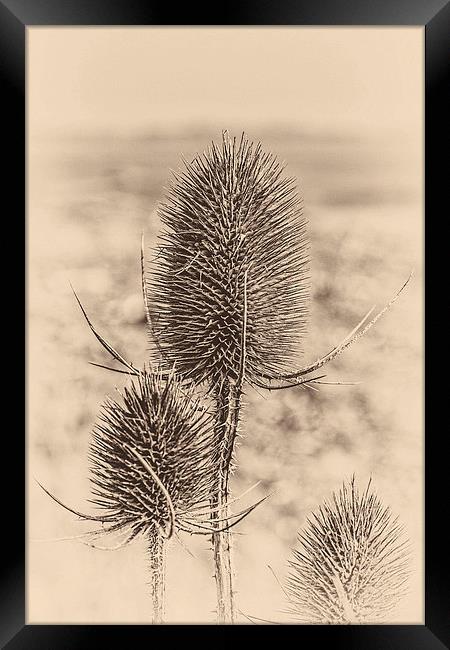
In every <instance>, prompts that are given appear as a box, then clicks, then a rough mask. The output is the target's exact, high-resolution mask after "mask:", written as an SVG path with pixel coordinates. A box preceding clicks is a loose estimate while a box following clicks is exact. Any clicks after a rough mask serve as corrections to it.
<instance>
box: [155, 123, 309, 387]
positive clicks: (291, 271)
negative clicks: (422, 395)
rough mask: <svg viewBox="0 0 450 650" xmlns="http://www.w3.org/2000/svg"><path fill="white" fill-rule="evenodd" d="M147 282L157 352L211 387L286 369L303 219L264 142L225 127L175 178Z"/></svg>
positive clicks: (294, 326) (294, 336)
mask: <svg viewBox="0 0 450 650" xmlns="http://www.w3.org/2000/svg"><path fill="white" fill-rule="evenodd" d="M159 214H160V216H161V220H162V222H163V223H164V225H165V226H166V230H165V232H164V234H163V235H161V238H160V239H161V244H160V246H159V254H158V257H157V267H156V270H155V271H154V272H153V273H152V282H151V283H150V286H149V287H148V301H149V304H150V308H151V312H152V314H153V332H154V335H155V338H156V340H157V343H158V347H159V351H160V353H161V354H162V356H163V359H164V360H165V362H166V363H167V364H168V365H169V366H171V365H172V364H173V362H175V361H176V363H177V371H178V372H179V373H180V375H181V376H182V377H183V378H185V379H186V378H188V379H190V380H192V381H194V382H195V383H196V384H197V385H198V384H199V383H203V382H204V383H206V384H207V385H209V386H212V387H215V386H217V385H220V383H221V382H222V381H223V380H224V379H225V378H226V379H228V380H231V381H235V382H238V381H239V379H240V378H242V377H240V375H242V372H243V366H244V363H243V361H244V359H243V357H244V356H245V378H246V379H247V380H248V381H249V382H250V383H252V381H253V380H258V378H260V377H261V376H267V375H268V376H273V377H274V378H275V377H278V376H279V373H280V372H283V371H285V370H288V369H291V368H292V363H293V358H295V356H296V353H298V352H299V344H300V341H301V337H302V335H303V334H304V333H305V326H306V319H307V304H308V297H309V284H308V281H307V273H308V255H307V237H306V230H305V229H306V220H305V218H304V216H303V214H302V208H301V202H300V199H299V197H298V195H297V193H296V189H295V185H294V182H293V180H292V179H291V178H286V177H284V175H283V167H282V165H281V164H280V163H279V162H278V161H277V160H276V158H275V157H274V156H273V155H272V154H270V153H265V152H264V151H263V150H262V147H261V145H260V144H257V145H255V144H253V143H251V142H249V141H248V139H247V138H246V137H245V135H242V137H241V139H240V141H239V142H236V139H235V138H233V139H231V138H230V137H229V136H228V134H227V133H224V134H223V140H222V144H221V146H220V147H219V146H217V145H216V144H215V143H212V144H211V146H210V147H209V148H208V149H207V151H206V152H205V153H204V154H203V155H198V156H196V157H195V158H194V159H193V160H192V162H190V163H187V164H186V169H185V171H184V172H182V173H180V174H179V175H176V176H175V180H174V182H173V183H172V185H171V187H170V190H169V192H168V195H167V197H166V199H165V202H164V203H163V204H162V205H161V206H160V208H159Z"/></svg>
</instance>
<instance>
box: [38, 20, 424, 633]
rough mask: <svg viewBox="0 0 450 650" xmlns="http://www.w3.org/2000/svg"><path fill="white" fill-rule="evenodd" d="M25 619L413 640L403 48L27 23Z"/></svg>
mask: <svg viewBox="0 0 450 650" xmlns="http://www.w3.org/2000/svg"><path fill="white" fill-rule="evenodd" d="M26 39H27V49H26V52H27V62H26V79H27V81H26V83H27V106H26V120H27V142H26V151H27V153H26V158H27V160H26V164H27V226H26V228H27V284H28V294H27V312H28V313H27V318H28V333H27V356H28V361H27V392H28V397H27V400H28V405H27V409H28V413H27V431H26V510H27V512H26V618H27V621H28V623H30V624H48V625H54V624H79V625H82V624H88V625H92V624H135V625H138V624H139V625H141V624H178V623H191V624H241V625H242V624H245V625H274V624H275V625H280V624H296V625H373V624H376V625H392V624H394V625H423V624H424V621H425V615H424V396H423V393H424V385H423V384H424V376H423V374H424V369H423V358H424V344H423V337H424V28H423V27H420V26H415V27H406V26H405V27H393V26H391V27H388V26H386V27H380V26H378V27H367V26H366V27H362V26H361V27H357V26H355V27H342V26H329V27H325V26H322V27H308V26H284V27H278V26H277V27H275V26H255V27H248V26H228V27H225V26H222V27H220V26H217V27H191V26H183V27H174V26H168V27H157V26H147V27H145V26H135V27H131V26H130V27H125V26H119V27H113V26H105V27H101V26H85V27H82V26H79V27H77V26H70V27H64V26H56V27H50V26H46V27H39V26H31V27H28V28H27V33H26Z"/></svg>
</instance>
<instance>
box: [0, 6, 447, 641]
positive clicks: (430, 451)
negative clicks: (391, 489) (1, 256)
mask: <svg viewBox="0 0 450 650" xmlns="http://www.w3.org/2000/svg"><path fill="white" fill-rule="evenodd" d="M449 19H450V6H449V4H448V2H447V1H446V0H377V1H376V2H373V1H372V2H370V0H321V1H320V2H317V1H316V2H314V1H313V0H309V1H307V2H306V1H303V0H284V1H278V2H272V3H269V2H268V0H265V1H264V0H260V1H259V2H256V1H248V2H242V3H239V4H236V5H234V3H227V4H226V6H225V5H220V6H217V7H213V4H212V3H211V5H210V6H202V5H198V6H197V5H195V6H192V5H190V4H189V5H187V6H184V8H183V7H180V8H178V7H177V8H176V9H175V8H174V6H173V5H172V4H171V3H170V4H169V3H165V4H164V3H161V2H154V1H145V0H120V1H119V0H0V78H1V81H2V86H3V92H2V95H1V96H2V102H1V107H2V111H3V115H4V117H3V123H2V125H3V135H4V137H3V152H2V153H3V160H4V161H6V169H5V173H4V175H3V180H4V183H3V189H2V193H3V198H4V199H5V198H6V199H8V201H7V203H8V205H9V208H8V212H7V213H6V212H4V222H3V227H4V228H6V227H7V226H8V227H9V226H11V225H16V226H17V227H18V228H19V233H18V238H17V239H16V241H20V236H21V235H23V236H24V233H25V229H24V224H25V220H24V207H25V206H26V191H25V188H26V185H25V153H26V150H25V146H26V133H25V101H26V96H25V81H26V29H27V27H29V26H30V27H31V26H35V25H48V26H50V25H138V24H141V25H186V26H189V25H191V26H194V25H332V26H334V25H384V26H390V25H392V26H403V25H417V26H423V27H424V29H425V160H426V162H425V197H426V199H425V214H426V219H425V239H426V242H427V245H428V244H429V236H431V233H432V232H435V231H436V229H438V230H439V231H442V220H443V218H444V217H445V210H446V207H447V202H446V199H447V196H446V195H444V192H445V190H446V188H447V185H448V171H447V169H448V164H447V165H446V164H444V163H443V162H441V154H442V153H443V149H444V147H445V141H446V138H445V133H447V134H448V130H446V126H447V120H446V117H447V115H446V113H447V112H448V105H447V102H446V101H445V97H446V95H445V94H444V92H445V91H444V88H446V83H445V82H446V74H445V73H446V65H445V64H446V63H447V60H448V47H446V46H447V45H448V34H449V33H450V20H449ZM446 107H447V109H446ZM447 140H448V139H447ZM443 160H444V157H443V156H442V161H443ZM446 177H447V178H446ZM447 201H448V199H447ZM4 203H5V201H4ZM4 232H5V231H4ZM9 241H10V240H9V238H7V237H5V238H4V243H6V242H8V246H9ZM22 241H25V236H24V238H23V240H22ZM5 248H6V247H5ZM442 253H443V251H442ZM25 255H26V251H25ZM15 259H18V258H17V257H16V258H15ZM439 259H441V260H442V259H445V255H444V253H443V254H442V256H440V255H439V249H436V250H433V255H432V256H430V255H427V256H426V290H427V295H428V289H429V287H431V286H433V284H434V282H435V280H436V278H437V277H439V276H438V275H437V271H436V270H435V269H436V266H437V263H438V262H439ZM25 260H26V258H25ZM17 272H19V269H18V270H17ZM14 273H16V270H15V268H14V266H13V267H10V266H9V267H8V274H7V275H8V278H10V276H11V275H13V274H14ZM6 284H8V287H6V288H7V289H8V290H9V291H10V295H7V297H6V300H5V303H4V304H6V306H7V311H5V313H7V314H8V317H7V318H4V321H5V322H6V323H7V325H8V332H9V334H8V336H9V335H10V333H11V330H14V331H13V333H17V334H18V335H19V336H20V334H21V330H20V327H18V323H17V318H15V317H14V318H11V316H12V315H13V314H14V315H15V314H16V313H17V311H18V310H19V311H20V308H13V304H14V299H13V298H14V296H15V298H16V299H17V298H18V295H19V294H20V292H18V291H17V288H16V289H14V288H11V287H10V286H9V285H10V284H11V283H10V282H8V283H6ZM25 289H26V282H25ZM22 295H23V294H22ZM19 300H20V299H19ZM16 302H17V301H16ZM22 304H23V303H22ZM429 307H430V301H429V300H427V301H426V313H427V321H426V324H427V327H426V331H427V347H426V351H427V354H426V366H425V370H426V376H427V377H431V376H433V377H434V376H435V373H433V371H434V370H435V368H434V365H435V361H434V360H435V359H436V360H437V359H438V358H440V357H439V353H438V352H437V351H436V352H435V351H433V345H437V339H438V336H439V334H440V331H439V332H438V328H440V323H441V322H442V321H443V319H442V312H441V314H440V318H436V320H433V319H432V318H431V317H429V314H430V311H429ZM25 316H26V314H25ZM23 322H24V323H25V324H26V318H24V321H23ZM13 323H14V326H13V327H11V325H12V324H13ZM22 340H23V339H22ZM6 347H7V348H8V350H4V352H7V354H8V351H9V354H10V355H11V358H10V359H8V360H4V361H5V362H6V363H7V364H8V370H9V368H18V367H20V364H19V362H18V359H17V350H19V349H20V348H21V346H20V342H19V344H18V346H13V345H12V344H11V345H9V344H8V345H7V346H6ZM25 361H26V349H25ZM432 373H433V374H432ZM436 383H437V382H434V385H433V389H432V390H431V389H430V391H426V436H425V454H426V477H425V479H426V516H425V523H426V582H425V603H426V615H425V624H424V625H380V626H314V627H313V626H296V627H297V628H298V629H296V630H295V635H296V636H295V638H296V639H298V642H299V643H300V645H302V644H305V643H306V644H308V642H314V644H315V645H318V646H320V645H321V644H324V647H330V645H332V646H334V647H345V648H358V649H359V648H361V649H364V650H371V649H377V650H378V649H383V650H384V649H385V648H386V649H387V648H389V649H392V650H394V649H397V648H398V649H404V650H415V649H417V650H419V649H420V650H435V649H436V650H438V649H440V648H444V647H450V587H449V583H448V582H447V575H446V573H447V572H446V571H445V568H446V565H448V538H447V537H446V536H445V534H444V532H443V525H444V524H443V518H444V517H445V511H446V510H447V509H448V503H449V487H448V469H447V465H448V456H447V455H446V454H445V453H443V447H442V442H441V440H440V439H442V438H444V437H445V433H446V431H445V428H446V427H445V426H444V425H439V426H438V425H436V428H434V430H433V429H432V423H431V416H432V415H433V421H434V418H435V417H436V409H437V408H438V405H439V403H444V404H445V402H444V401H443V399H442V401H441V400H440V395H439V390H438V389H437V387H436V386H435V384H436ZM19 385H20V381H19V382H18V384H17V389H16V393H20V391H19ZM427 386H428V382H427ZM3 397H4V402H3V408H4V409H5V411H6V412H7V411H10V410H11V409H12V407H11V405H10V402H9V397H8V394H7V392H5V391H4V392H3ZM19 401H20V400H19ZM25 404H26V397H25ZM18 408H19V410H17V408H16V409H14V411H13V414H14V418H13V424H12V425H5V426H4V431H3V434H4V436H3V444H4V445H6V444H7V447H6V446H4V448H3V453H2V457H3V466H4V469H6V467H5V466H8V468H9V469H10V470H11V474H10V478H9V479H6V478H4V482H3V499H2V506H3V518H2V519H3V524H4V526H3V535H2V542H3V544H4V549H5V550H4V551H3V553H2V557H3V571H2V579H1V598H0V603H1V614H0V642H1V647H5V648H8V650H17V649H19V648H46V649H53V648H58V649H59V648H65V649H69V648H104V647H107V646H109V645H110V644H113V645H115V644H116V643H117V645H125V644H126V645H128V647H135V646H137V644H138V643H142V642H146V643H149V642H150V641H153V642H154V641H155V634H156V639H157V641H159V639H163V638H165V641H166V643H167V639H168V637H167V636H164V637H163V636H162V634H164V635H166V634H167V632H168V630H167V626H160V627H158V626H156V627H155V626H152V630H149V629H148V627H147V626H146V625H131V626H125V625H115V626H108V625H92V626H83V625H27V624H26V621H25V516H24V512H25V475H24V474H25V471H24V468H25V465H24V459H25V454H26V449H25V436H24V435H23V433H22V432H20V431H18V430H17V429H18V427H17V421H19V422H20V420H19V419H18V418H17V412H20V411H21V408H20V405H19V407H18ZM25 411H26V407H25ZM443 422H445V420H443ZM8 427H10V428H8ZM6 440H7V443H6V442H5V441H6ZM446 504H447V505H446ZM447 516H448V515H447ZM189 627H191V626H189ZM192 627H197V626H192ZM233 627H237V628H242V627H244V628H248V629H249V630H253V632H254V631H255V627H254V626H251V625H248V626H233ZM227 630H228V628H227ZM241 633H242V631H241ZM169 634H170V631H169ZM227 634H228V631H225V632H224V631H221V632H220V635H221V636H222V638H226V636H227ZM281 634H282V632H281ZM160 635H161V636H160ZM297 635H298V636H297ZM196 640H197V642H199V641H200V642H201V638H200V639H199V638H198V637H197V638H196ZM304 647H308V646H304Z"/></svg>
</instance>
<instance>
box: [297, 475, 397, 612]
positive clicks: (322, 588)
mask: <svg viewBox="0 0 450 650" xmlns="http://www.w3.org/2000/svg"><path fill="white" fill-rule="evenodd" d="M402 535H403V528H402V527H401V526H400V525H399V523H398V520H397V519H396V518H394V517H393V515H392V513H391V511H390V509H389V508H386V507H384V506H383V504H382V503H381V501H380V499H379V498H378V497H377V496H376V495H375V494H374V493H373V492H371V491H370V481H369V484H368V485H367V488H366V489H365V490H364V492H363V493H362V494H361V495H360V494H359V492H358V489H357V487H356V485H355V479H354V478H353V479H352V480H351V481H350V483H348V484H346V483H344V485H343V487H342V488H341V490H340V491H339V493H338V494H335V493H334V494H333V496H332V499H331V501H330V502H327V501H325V503H324V504H323V505H322V506H321V507H320V508H319V509H318V511H317V512H315V513H314V514H313V515H312V518H311V519H308V523H307V526H306V527H305V529H304V530H303V532H301V533H300V534H299V542H300V549H299V550H294V551H293V557H292V559H291V561H290V562H289V564H290V574H289V576H288V579H287V583H286V591H287V594H288V596H289V612H290V613H291V615H292V616H293V618H295V620H298V621H301V622H304V623H318V624H324V623H330V624H339V623H370V622H377V621H380V620H386V618H387V617H388V616H389V614H390V613H391V612H392V611H393V610H394V608H395V606H396V605H397V603H398V601H399V600H400V599H401V597H402V596H403V595H404V594H405V593H406V584H407V580H408V576H409V551H408V545H407V542H406V541H402Z"/></svg>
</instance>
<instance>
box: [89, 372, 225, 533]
mask: <svg viewBox="0 0 450 650" xmlns="http://www.w3.org/2000/svg"><path fill="white" fill-rule="evenodd" d="M212 430H213V426H212V423H211V417H210V415H209V414H208V413H207V411H206V410H205V408H204V407H202V406H201V405H200V404H199V402H198V400H197V399H196V398H195V395H194V394H193V392H192V390H189V389H187V388H186V387H185V386H184V387H182V386H181V383H180V382H179V380H178V378H177V375H176V374H175V372H171V373H170V374H169V375H167V373H164V374H162V373H160V372H155V371H152V372H150V371H147V370H145V369H144V370H142V371H141V372H140V374H139V376H138V377H137V378H135V379H133V381H132V383H131V384H130V386H128V387H126V388H125V389H124V391H123V394H122V400H121V401H116V400H113V399H111V398H108V399H107V400H106V401H105V403H104V405H103V408H102V414H101V416H100V418H99V421H98V423H97V425H96V426H95V429H94V431H93V440H92V443H91V449H90V460H91V482H92V488H93V495H94V497H93V499H92V500H91V501H92V502H93V503H94V504H96V505H97V506H99V507H100V508H101V510H102V514H104V516H105V517H106V518H107V520H108V522H109V524H110V526H111V527H112V528H115V529H121V528H123V529H125V528H128V529H131V530H132V531H133V534H135V535H138V534H139V533H146V534H147V536H149V537H150V536H152V535H154V534H155V533H160V534H161V535H162V536H163V537H170V536H171V534H172V532H173V531H174V529H177V528H183V529H184V528H189V525H188V524H187V523H186V522H185V518H186V519H188V518H189V512H190V510H191V509H193V508H195V509H198V508H199V507H200V506H201V505H202V504H204V503H207V502H208V499H209V497H210V491H211V486H212V485H213V484H214V480H215V478H214V477H215V468H214V457H215V454H214V452H213V444H214V443H213V435H212ZM133 536H134V535H133Z"/></svg>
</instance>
